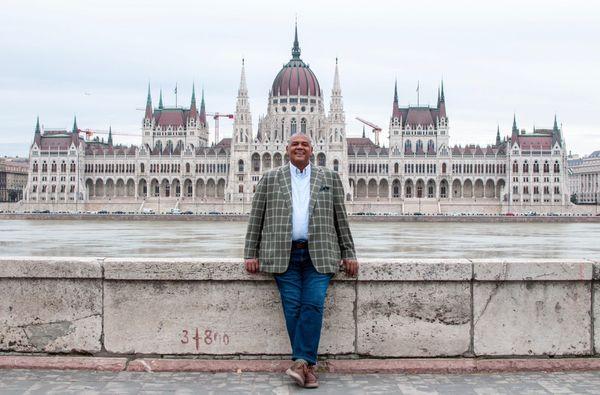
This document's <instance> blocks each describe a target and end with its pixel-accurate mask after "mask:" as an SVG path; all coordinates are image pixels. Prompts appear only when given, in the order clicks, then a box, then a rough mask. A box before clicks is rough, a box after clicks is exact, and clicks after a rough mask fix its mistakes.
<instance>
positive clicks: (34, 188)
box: [31, 185, 75, 193]
mask: <svg viewBox="0 0 600 395" xmlns="http://www.w3.org/2000/svg"><path fill="white" fill-rule="evenodd" d="M66 188H67V186H66V185H60V193H65V191H66V190H67V189H66ZM37 191H38V187H37V185H33V186H32V188H31V192H33V193H37ZM47 191H48V187H47V186H46V185H42V188H41V193H46V192H47ZM50 192H51V193H56V185H51V186H50ZM69 192H70V193H75V185H71V186H69Z"/></svg>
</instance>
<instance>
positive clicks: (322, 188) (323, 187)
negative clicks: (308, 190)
mask: <svg viewBox="0 0 600 395" xmlns="http://www.w3.org/2000/svg"><path fill="white" fill-rule="evenodd" d="M328 190H329V185H323V186H321V189H319V191H328Z"/></svg>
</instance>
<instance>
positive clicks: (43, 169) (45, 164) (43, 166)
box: [42, 161, 48, 173]
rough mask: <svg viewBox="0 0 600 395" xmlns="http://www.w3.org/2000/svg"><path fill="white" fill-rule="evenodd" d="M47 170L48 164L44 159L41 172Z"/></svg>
mask: <svg viewBox="0 0 600 395" xmlns="http://www.w3.org/2000/svg"><path fill="white" fill-rule="evenodd" d="M47 171H48V164H47V163H46V161H43V162H42V173H45V172H47Z"/></svg>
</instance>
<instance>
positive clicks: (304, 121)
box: [300, 118, 306, 134]
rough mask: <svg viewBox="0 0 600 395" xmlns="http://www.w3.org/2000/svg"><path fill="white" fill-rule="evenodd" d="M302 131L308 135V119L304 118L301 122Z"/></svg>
mask: <svg viewBox="0 0 600 395" xmlns="http://www.w3.org/2000/svg"><path fill="white" fill-rule="evenodd" d="M300 131H301V132H302V133H304V134H306V118H302V120H300Z"/></svg>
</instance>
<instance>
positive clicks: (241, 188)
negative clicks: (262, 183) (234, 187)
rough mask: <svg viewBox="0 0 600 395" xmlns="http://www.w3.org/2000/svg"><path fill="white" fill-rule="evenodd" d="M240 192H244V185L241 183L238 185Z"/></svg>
mask: <svg viewBox="0 0 600 395" xmlns="http://www.w3.org/2000/svg"><path fill="white" fill-rule="evenodd" d="M238 192H239V193H244V186H243V185H240V186H239V187H238Z"/></svg>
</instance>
